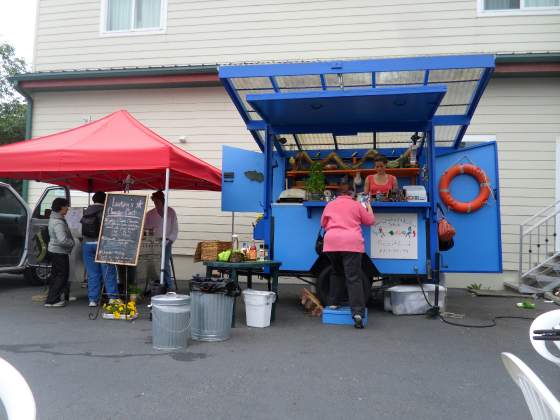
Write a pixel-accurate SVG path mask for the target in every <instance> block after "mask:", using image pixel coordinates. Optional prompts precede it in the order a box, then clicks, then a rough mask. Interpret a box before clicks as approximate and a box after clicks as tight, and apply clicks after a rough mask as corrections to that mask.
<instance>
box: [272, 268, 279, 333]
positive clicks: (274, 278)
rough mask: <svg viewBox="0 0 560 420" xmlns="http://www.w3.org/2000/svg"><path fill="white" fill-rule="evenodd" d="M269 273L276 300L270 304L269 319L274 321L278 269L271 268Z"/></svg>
mask: <svg viewBox="0 0 560 420" xmlns="http://www.w3.org/2000/svg"><path fill="white" fill-rule="evenodd" d="M270 275H271V276H272V291H273V292H274V293H276V300H275V301H274V303H273V304H272V314H271V315H270V321H271V322H274V320H275V319H276V303H277V302H278V269H277V268H273V269H272V270H271V273H270Z"/></svg>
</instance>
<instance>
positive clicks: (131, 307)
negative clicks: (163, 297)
mask: <svg viewBox="0 0 560 420" xmlns="http://www.w3.org/2000/svg"><path fill="white" fill-rule="evenodd" d="M103 318H104V319H122V320H127V321H131V320H133V319H136V318H138V310H137V309H136V303H135V302H132V301H130V302H128V304H126V305H125V304H124V302H123V301H122V300H120V299H117V301H115V302H114V303H106V304H105V305H103Z"/></svg>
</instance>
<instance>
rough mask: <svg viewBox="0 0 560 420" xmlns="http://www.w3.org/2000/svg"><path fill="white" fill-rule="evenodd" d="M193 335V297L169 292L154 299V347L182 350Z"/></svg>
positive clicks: (157, 348)
mask: <svg viewBox="0 0 560 420" xmlns="http://www.w3.org/2000/svg"><path fill="white" fill-rule="evenodd" d="M190 335H191V297H190V296H187V295H178V294H176V293H175V292H168V293H167V294H165V295H157V296H154V297H152V345H153V347H154V349H156V350H180V349H184V348H186V347H187V345H188V341H189V337H190Z"/></svg>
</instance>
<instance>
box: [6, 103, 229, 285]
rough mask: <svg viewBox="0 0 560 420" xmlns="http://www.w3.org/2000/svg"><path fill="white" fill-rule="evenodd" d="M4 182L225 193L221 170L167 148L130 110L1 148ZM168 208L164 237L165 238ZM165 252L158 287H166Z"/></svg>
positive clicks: (164, 224) (117, 189) (165, 212)
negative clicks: (160, 285)
mask: <svg viewBox="0 0 560 420" xmlns="http://www.w3.org/2000/svg"><path fill="white" fill-rule="evenodd" d="M0 177H5V178H13V179H31V180H37V181H43V182H49V183H51V184H57V185H62V186H66V187H69V188H71V189H75V190H81V191H86V192H93V191H119V190H120V191H123V190H126V191H128V190H129V189H135V190H146V189H152V190H153V189H161V190H163V189H164V190H165V194H166V197H167V194H168V192H169V189H170V188H173V189H185V190H209V191H220V190H221V172H220V170H219V169H217V168H215V167H213V166H212V165H209V164H208V163H206V162H204V161H202V160H200V159H198V158H196V157H194V156H193V155H191V154H189V153H187V152H185V151H184V150H182V149H180V148H179V147H177V146H174V145H173V144H171V143H169V142H168V141H167V140H165V139H163V138H162V137H160V136H159V135H157V134H156V133H154V132H153V131H152V130H150V129H149V128H147V127H145V126H144V125H142V124H141V123H140V122H139V121H138V120H136V119H135V118H134V117H133V116H132V115H130V114H129V113H128V112H127V111H125V110H121V111H117V112H114V113H112V114H110V115H107V116H106V117H103V118H101V119H99V120H96V121H92V122H90V123H88V124H85V125H82V126H80V127H77V128H73V129H71V130H66V131H62V132H60V133H56V134H51V135H49V136H44V137H37V138H35V139H32V140H29V141H24V142H21V143H16V144H10V145H7V146H2V147H0ZM167 206H168V200H165V210H164V217H163V238H162V242H163V243H165V240H166V233H167V229H166V226H167ZM164 264H165V247H164V246H162V255H161V273H160V282H161V283H162V284H163V271H164Z"/></svg>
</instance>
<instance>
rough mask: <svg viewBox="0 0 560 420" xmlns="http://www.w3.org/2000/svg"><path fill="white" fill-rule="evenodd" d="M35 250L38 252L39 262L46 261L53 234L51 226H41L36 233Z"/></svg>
mask: <svg viewBox="0 0 560 420" xmlns="http://www.w3.org/2000/svg"><path fill="white" fill-rule="evenodd" d="M34 239H35V251H36V253H37V262H38V263H41V262H43V261H46V260H47V259H48V258H47V257H48V249H49V242H50V240H51V235H49V227H48V226H41V228H40V229H39V230H38V231H37V233H36V234H35V238H34Z"/></svg>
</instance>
